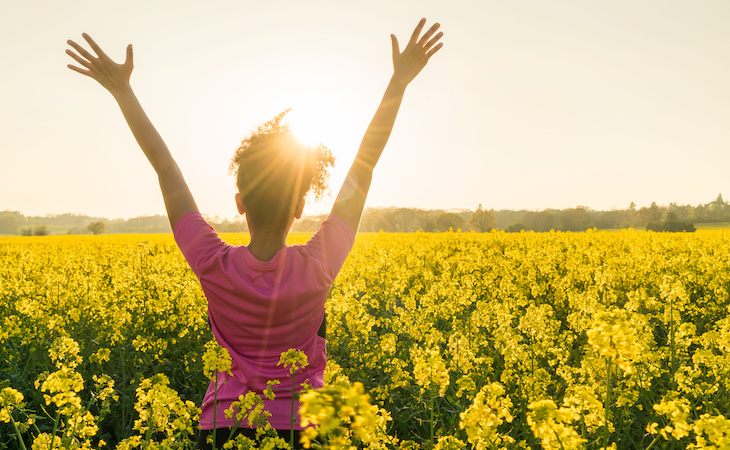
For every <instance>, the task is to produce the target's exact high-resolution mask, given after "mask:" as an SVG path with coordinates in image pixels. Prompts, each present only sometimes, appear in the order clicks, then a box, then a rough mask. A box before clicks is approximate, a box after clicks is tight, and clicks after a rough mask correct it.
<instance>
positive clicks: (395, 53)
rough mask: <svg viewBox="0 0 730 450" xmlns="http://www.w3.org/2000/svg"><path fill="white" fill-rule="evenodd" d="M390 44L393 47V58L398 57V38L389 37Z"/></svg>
mask: <svg viewBox="0 0 730 450" xmlns="http://www.w3.org/2000/svg"><path fill="white" fill-rule="evenodd" d="M390 42H391V44H392V45H393V56H398V55H400V47H399V46H398V38H397V37H395V35H394V34H391V35H390Z"/></svg>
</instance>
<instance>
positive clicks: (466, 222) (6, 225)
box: [0, 194, 730, 235]
mask: <svg viewBox="0 0 730 450" xmlns="http://www.w3.org/2000/svg"><path fill="white" fill-rule="evenodd" d="M326 217H327V216H326V214H322V215H317V216H305V217H303V218H302V219H301V220H297V221H295V222H294V225H293V226H292V231H295V232H297V231H302V232H314V231H316V230H317V229H318V228H319V225H320V224H321V223H322V222H323V221H324V220H325V219H326ZM206 219H207V220H208V222H209V223H210V224H211V225H212V226H213V228H215V229H216V231H219V232H246V231H248V228H247V226H246V221H245V220H244V219H243V218H242V217H239V218H237V219H233V220H231V219H225V218H220V217H217V216H212V217H206ZM717 222H730V204H728V203H727V202H725V200H724V199H723V197H722V194H720V195H718V196H717V198H716V199H715V200H713V201H711V202H709V203H701V204H699V205H697V206H691V205H679V204H677V203H670V204H669V205H662V206H660V205H657V204H656V202H654V203H652V204H651V205H650V206H644V207H641V208H637V206H636V205H635V204H634V203H633V202H632V203H631V204H630V205H629V206H628V208H626V209H612V210H609V211H598V210H593V209H590V208H588V207H585V206H577V207H575V208H566V209H545V210H539V211H532V210H524V209H523V210H509V209H502V210H494V209H486V208H484V207H483V206H482V205H479V206H478V207H477V208H476V209H475V210H468V209H460V210H443V209H428V210H426V209H418V208H396V207H391V208H366V209H365V211H364V213H363V217H362V220H361V222H360V231H363V232H380V231H383V232H388V233H412V232H415V231H423V232H444V231H449V230H453V231H459V230H461V231H476V232H487V231H491V230H492V229H497V230H505V231H510V232H519V231H521V230H525V231H537V232H545V231H550V230H555V231H572V232H577V231H585V230H587V229H589V228H597V229H599V230H602V229H603V230H605V229H620V228H629V227H633V228H634V229H651V230H654V231H694V226H693V224H695V223H717ZM36 232H39V234H36ZM104 232H106V233H170V232H171V230H170V224H169V222H168V220H167V217H166V216H163V215H155V216H141V217H134V218H131V219H113V220H110V219H105V218H101V217H91V216H86V215H82V214H60V215H48V216H28V217H26V216H24V215H23V214H21V213H20V212H18V211H1V212H0V234H10V235H42V234H99V233H104Z"/></svg>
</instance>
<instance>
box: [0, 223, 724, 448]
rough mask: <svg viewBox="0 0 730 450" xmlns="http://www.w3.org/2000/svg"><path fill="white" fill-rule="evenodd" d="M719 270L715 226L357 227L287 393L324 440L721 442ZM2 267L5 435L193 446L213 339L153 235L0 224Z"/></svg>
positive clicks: (498, 444)
mask: <svg viewBox="0 0 730 450" xmlns="http://www.w3.org/2000/svg"><path fill="white" fill-rule="evenodd" d="M224 238H225V239H226V240H227V241H228V242H231V243H234V244H238V243H245V241H246V239H247V236H246V235H224ZM306 239H307V236H306V235H299V234H297V235H293V236H291V239H290V241H291V242H304V241H306ZM729 268H730V233H728V232H726V231H722V230H714V231H712V230H708V231H704V232H702V233H694V234H665V233H660V234H657V233H647V232H632V231H621V232H614V233H606V232H588V233H541V234H538V233H516V234H507V233H501V232H495V233H487V234H476V233H443V234H429V233H415V234H362V235H359V236H358V238H357V241H356V244H355V248H354V249H353V251H352V253H351V255H350V257H349V258H348V260H347V262H346V263H345V266H344V267H343V269H342V271H341V273H340V275H339V276H338V278H337V279H336V281H335V284H334V286H333V288H332V290H331V293H330V299H329V301H328V305H327V318H328V326H327V333H328V335H327V337H328V355H329V365H328V372H327V379H328V380H329V383H330V384H329V386H328V387H326V390H325V392H324V393H320V394H316V393H309V394H306V398H303V399H302V402H303V404H304V406H305V407H306V408H307V410H308V411H310V412H311V413H312V414H314V416H312V417H313V419H312V420H313V421H315V422H316V421H318V422H319V423H320V424H321V430H322V434H323V435H324V434H327V436H325V437H323V438H320V439H321V441H320V442H324V443H325V445H326V446H329V447H330V448H345V447H346V446H347V445H350V444H352V445H355V446H358V447H371V448H379V449H380V448H383V449H384V448H400V449H415V448H425V449H430V448H434V447H435V448H438V449H459V448H475V449H480V450H481V449H496V448H534V449H539V448H546V449H575V448H585V449H599V448H619V449H649V448H670V449H671V448H674V449H684V448H705V449H729V448H730V420H729V419H728V411H730V392H728V387H727V385H728V383H727V380H728V375H730V299H729V292H730V270H729ZM0 275H1V276H0V280H1V281H0V282H1V284H0V311H2V316H0V320H1V321H2V325H1V328H0V389H1V391H0V436H1V437H0V449H2V448H12V449H15V448H24V446H26V447H27V448H28V449H31V445H33V447H32V448H33V449H40V448H97V447H102V446H103V447H104V448H120V449H121V448H191V447H192V446H193V442H194V441H193V439H194V437H195V425H196V423H195V413H196V407H195V405H197V404H199V402H200V400H201V398H202V394H203V393H204V391H205V387H206V386H207V383H208V378H206V376H205V375H204V366H206V365H207V366H210V360H209V359H208V361H207V363H204V361H203V355H204V354H206V351H208V353H207V354H208V355H211V354H212V353H215V352H213V350H212V347H210V346H209V347H208V348H206V344H207V343H209V342H210V340H211V334H210V331H209V329H208V324H207V321H206V306H205V299H204V297H203V295H202V291H201V289H200V287H199V285H198V283H197V280H196V278H195V276H194V275H193V274H192V273H191V272H190V270H189V269H188V267H187V265H186V263H185V261H184V260H183V258H182V256H181V255H180V253H179V251H178V250H177V248H176V246H175V244H174V242H173V240H172V238H171V237H170V236H169V235H143V236H135V235H119V236H108V235H106V236H75V237H60V236H49V237H37V238H33V237H29V238H0ZM211 352H212V353H211ZM361 389H362V390H361ZM364 394H367V396H369V403H368V398H367V397H365V395H364ZM369 404H372V405H373V406H368V405H369ZM326 430H327V433H325V431H326ZM18 435H20V436H22V438H23V440H24V442H23V443H20V442H19V441H18V440H17V439H16V437H17V436H18ZM52 436H55V438H52ZM54 439H55V440H54ZM120 442H121V443H120ZM154 443H157V444H159V445H157V446H155V445H154Z"/></svg>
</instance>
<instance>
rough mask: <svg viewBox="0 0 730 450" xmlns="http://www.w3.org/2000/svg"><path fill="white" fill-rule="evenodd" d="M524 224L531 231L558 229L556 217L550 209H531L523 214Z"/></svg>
mask: <svg viewBox="0 0 730 450" xmlns="http://www.w3.org/2000/svg"><path fill="white" fill-rule="evenodd" d="M524 221H525V225H527V228H528V229H530V230H533V231H550V230H556V229H558V228H559V227H558V225H559V223H558V218H557V217H555V214H554V213H552V212H550V211H540V212H537V211H532V212H529V213H527V214H525V218H524Z"/></svg>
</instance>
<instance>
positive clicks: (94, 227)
mask: <svg viewBox="0 0 730 450" xmlns="http://www.w3.org/2000/svg"><path fill="white" fill-rule="evenodd" d="M86 229H87V230H89V231H91V232H92V233H93V234H101V233H103V232H104V231H106V225H104V222H102V221H100V220H99V221H97V222H91V223H90V224H89V226H88V227H86Z"/></svg>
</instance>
